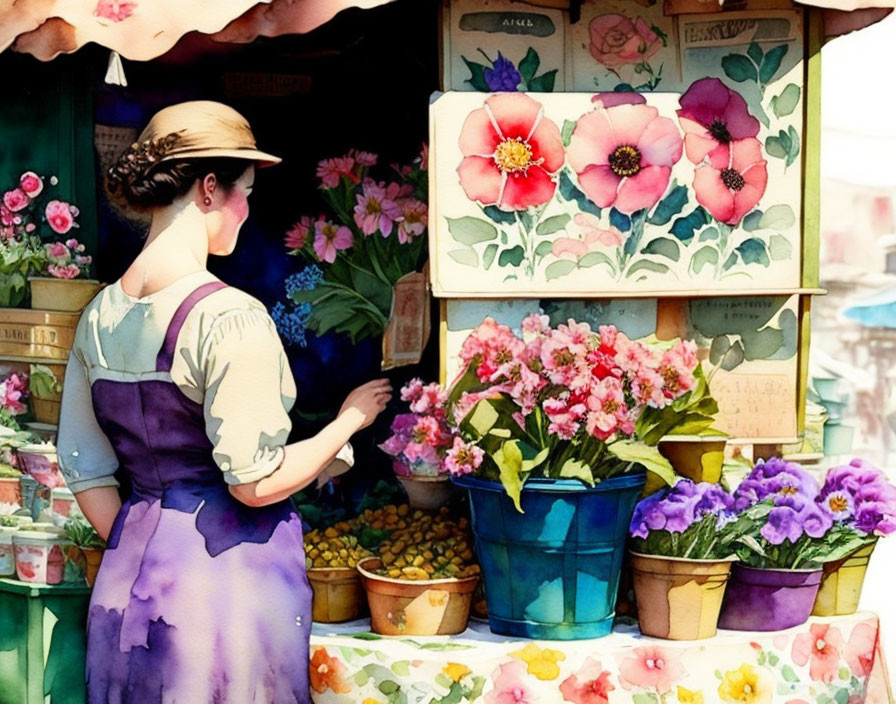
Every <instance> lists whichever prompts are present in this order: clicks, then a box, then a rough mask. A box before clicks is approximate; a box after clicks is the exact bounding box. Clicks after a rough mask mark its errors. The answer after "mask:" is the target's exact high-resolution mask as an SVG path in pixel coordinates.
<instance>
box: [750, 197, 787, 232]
mask: <svg viewBox="0 0 896 704" xmlns="http://www.w3.org/2000/svg"><path fill="white" fill-rule="evenodd" d="M795 222H796V216H795V215H794V214H793V208H791V207H790V206H789V205H787V204H786V203H781V204H778V205H773V206H772V207H771V208H769V209H768V210H766V211H765V213H763V214H762V217H761V218H760V220H759V227H761V228H767V229H769V230H777V231H778V232H783V231H784V230H787V229H788V228H790V227H793V225H794V223H795Z"/></svg>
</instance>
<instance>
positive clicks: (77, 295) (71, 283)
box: [28, 276, 103, 312]
mask: <svg viewBox="0 0 896 704" xmlns="http://www.w3.org/2000/svg"><path fill="white" fill-rule="evenodd" d="M28 283H29V284H30V285H31V307H32V308H33V309H36V310H59V311H65V312H76V311H80V310H82V309H83V308H84V306H86V305H87V304H88V303H90V301H91V300H92V299H93V297H94V296H95V295H96V294H98V293H99V292H100V289H102V287H103V285H102V284H101V283H100V282H99V281H93V280H91V279H57V278H53V277H49V276H47V277H44V276H29V277H28Z"/></svg>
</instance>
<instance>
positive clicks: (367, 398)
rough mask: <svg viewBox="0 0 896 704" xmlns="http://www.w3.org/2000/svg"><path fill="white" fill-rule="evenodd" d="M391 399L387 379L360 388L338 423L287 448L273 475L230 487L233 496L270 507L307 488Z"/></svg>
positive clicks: (352, 395) (353, 393) (344, 406)
mask: <svg viewBox="0 0 896 704" xmlns="http://www.w3.org/2000/svg"><path fill="white" fill-rule="evenodd" d="M391 396H392V387H391V386H390V384H389V381H388V380H387V379H378V380H376V381H371V382H368V383H367V384H364V385H363V386H359V387H358V388H357V389H355V390H354V391H352V392H351V393H350V394H349V395H348V397H347V398H346V399H345V403H343V404H342V409H341V410H340V411H339V414H338V415H337V416H336V420H334V421H333V422H332V423H330V424H329V425H328V426H326V427H325V428H324V429H323V430H321V431H320V432H319V433H318V434H317V435H315V436H314V437H312V438H309V439H307V440H300V441H299V442H295V443H292V444H291V445H287V446H286V448H285V450H286V452H285V455H284V457H283V462H281V463H280V466H279V467H278V468H277V469H276V470H275V471H274V472H273V473H272V474H270V475H268V476H267V477H265V478H264V479H259V480H258V481H256V482H249V483H247V484H235V485H231V486H230V487H229V488H230V493H231V494H232V495H233V496H234V497H235V498H236V499H238V500H239V501H241V502H242V503H244V504H246V505H248V506H267V505H268V504H272V503H276V502H277V501H282V500H283V499H285V498H287V497H289V496H290V495H291V494H294V493H295V492H297V491H299V490H300V489H302V488H303V487H306V486H307V485H308V484H310V483H311V482H312V481H313V480H314V478H315V477H316V476H317V475H318V474H319V473H320V472H321V471H323V470H324V469H325V468H326V467H327V465H329V464H330V462H332V461H333V459H334V458H335V457H336V454H337V453H338V452H339V450H340V449H342V446H343V445H345V443H347V442H348V441H349V439H350V438H351V436H352V435H354V434H355V433H356V432H358V431H359V430H361V429H362V428H365V427H367V426H368V425H370V424H371V423H372V422H373V421H374V419H375V418H376V417H377V415H379V413H380V412H381V411H382V410H383V409H384V408H385V407H386V404H387V403H388V402H389V399H390V398H391Z"/></svg>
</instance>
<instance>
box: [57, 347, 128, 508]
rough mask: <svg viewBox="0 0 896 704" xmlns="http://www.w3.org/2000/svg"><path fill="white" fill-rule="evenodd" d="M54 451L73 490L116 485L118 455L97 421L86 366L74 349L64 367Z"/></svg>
mask: <svg viewBox="0 0 896 704" xmlns="http://www.w3.org/2000/svg"><path fill="white" fill-rule="evenodd" d="M56 451H57V454H58V457H59V469H60V471H61V472H62V475H63V476H64V477H65V482H66V484H67V486H68V488H69V489H71V491H72V493H75V494H77V493H78V492H81V491H85V490H87V489H93V488H96V487H99V486H116V487H117V486H118V482H117V481H116V479H115V476H114V475H115V470H117V469H118V457H117V456H116V455H115V450H114V449H113V448H112V444H111V443H110V442H109V438H108V437H107V436H106V434H105V433H104V432H103V431H102V429H101V428H100V426H99V423H97V420H96V415H95V414H94V411H93V399H92V397H91V395H90V381H89V379H88V377H87V369H86V368H85V366H84V363H83V362H82V361H81V360H80V359H79V357H78V356H77V355H76V354H75V353H74V352H71V353H70V354H69V358H68V364H67V365H66V368H65V380H64V382H63V387H62V405H61V408H60V411H59V432H58V436H57V438H56Z"/></svg>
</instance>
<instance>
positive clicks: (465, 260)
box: [448, 248, 479, 267]
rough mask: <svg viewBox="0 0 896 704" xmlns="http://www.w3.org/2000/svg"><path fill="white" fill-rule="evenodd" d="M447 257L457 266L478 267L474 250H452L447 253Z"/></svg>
mask: <svg viewBox="0 0 896 704" xmlns="http://www.w3.org/2000/svg"><path fill="white" fill-rule="evenodd" d="M448 256H449V257H451V258H452V259H453V260H454V261H456V262H457V263H458V264H463V265H464V266H474V267H478V266H479V255H478V254H476V250H475V249H470V248H467V249H452V250H451V251H450V252H448Z"/></svg>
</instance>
